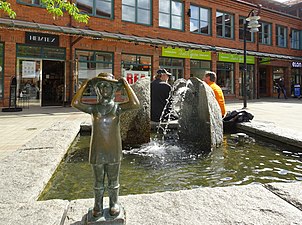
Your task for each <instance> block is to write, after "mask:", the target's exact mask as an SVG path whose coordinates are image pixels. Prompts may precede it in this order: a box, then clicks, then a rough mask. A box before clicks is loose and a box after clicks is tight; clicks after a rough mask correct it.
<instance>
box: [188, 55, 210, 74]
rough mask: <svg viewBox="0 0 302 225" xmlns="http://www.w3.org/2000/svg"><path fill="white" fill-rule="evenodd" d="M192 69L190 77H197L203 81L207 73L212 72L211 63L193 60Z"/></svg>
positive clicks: (191, 61) (191, 62)
mask: <svg viewBox="0 0 302 225" xmlns="http://www.w3.org/2000/svg"><path fill="white" fill-rule="evenodd" d="M190 68H191V73H190V77H197V78H199V79H203V76H204V74H205V71H208V70H211V62H210V61H201V60H195V59H191V60H190Z"/></svg>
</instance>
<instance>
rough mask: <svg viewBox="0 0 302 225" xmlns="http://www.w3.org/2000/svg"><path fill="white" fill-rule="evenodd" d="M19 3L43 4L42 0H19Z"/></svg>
mask: <svg viewBox="0 0 302 225" xmlns="http://www.w3.org/2000/svg"><path fill="white" fill-rule="evenodd" d="M17 2H18V3H22V4H26V5H34V6H42V1H41V0H17Z"/></svg>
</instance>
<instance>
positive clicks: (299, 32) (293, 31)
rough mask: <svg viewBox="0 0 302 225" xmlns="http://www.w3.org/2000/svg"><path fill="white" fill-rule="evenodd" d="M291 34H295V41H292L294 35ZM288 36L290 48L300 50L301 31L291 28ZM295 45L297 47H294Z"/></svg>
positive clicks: (301, 42) (301, 48) (301, 44)
mask: <svg viewBox="0 0 302 225" xmlns="http://www.w3.org/2000/svg"><path fill="white" fill-rule="evenodd" d="M293 33H297V37H298V39H297V40H295V39H294V37H295V35H294V34H293ZM290 35H291V36H290V37H291V39H290V48H291V49H294V50H302V30H298V29H294V28H292V29H291V32H290ZM294 41H295V42H294ZM294 43H296V44H295V45H294ZM296 45H297V47H296Z"/></svg>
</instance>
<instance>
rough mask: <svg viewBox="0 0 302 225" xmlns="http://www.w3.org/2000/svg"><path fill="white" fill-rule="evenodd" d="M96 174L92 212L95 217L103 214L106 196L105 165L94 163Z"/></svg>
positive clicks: (93, 167)
mask: <svg viewBox="0 0 302 225" xmlns="http://www.w3.org/2000/svg"><path fill="white" fill-rule="evenodd" d="M92 170H93V175H94V207H93V211H92V214H93V216H94V217H100V216H103V196H104V178H105V172H104V165H103V164H99V165H98V164H93V165H92Z"/></svg>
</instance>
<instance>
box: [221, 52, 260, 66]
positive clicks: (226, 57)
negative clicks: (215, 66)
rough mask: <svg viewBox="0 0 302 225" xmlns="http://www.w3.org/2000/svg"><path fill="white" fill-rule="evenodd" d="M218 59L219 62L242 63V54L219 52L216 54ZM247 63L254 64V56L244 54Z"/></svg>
mask: <svg viewBox="0 0 302 225" xmlns="http://www.w3.org/2000/svg"><path fill="white" fill-rule="evenodd" d="M218 61H221V62H232V63H244V56H243V55H237V54H229V53H222V52H220V53H219V55H218ZM246 63H247V64H255V57H254V56H250V55H247V56H246Z"/></svg>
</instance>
